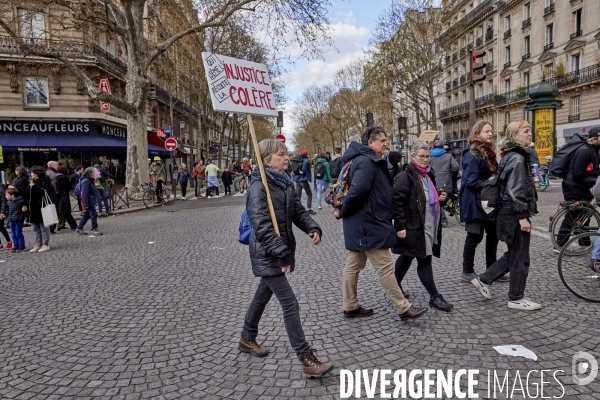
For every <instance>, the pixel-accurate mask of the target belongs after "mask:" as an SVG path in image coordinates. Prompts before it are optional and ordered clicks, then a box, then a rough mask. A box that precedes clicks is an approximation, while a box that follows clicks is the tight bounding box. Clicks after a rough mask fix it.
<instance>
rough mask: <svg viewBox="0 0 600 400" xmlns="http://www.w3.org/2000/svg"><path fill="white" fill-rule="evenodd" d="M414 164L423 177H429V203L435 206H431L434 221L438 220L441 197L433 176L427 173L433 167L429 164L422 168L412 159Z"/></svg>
mask: <svg viewBox="0 0 600 400" xmlns="http://www.w3.org/2000/svg"><path fill="white" fill-rule="evenodd" d="M412 165H413V167H415V169H416V170H417V172H418V173H419V175H421V176H422V177H423V178H425V179H427V193H428V194H429V204H431V205H432V206H433V207H431V209H432V213H433V217H434V221H437V220H438V218H439V215H440V198H439V197H438V194H437V190H436V189H435V186H433V182H432V181H431V178H430V177H429V175H428V174H427V173H428V172H429V171H431V167H430V166H427V168H426V169H425V168H421V167H419V166H418V165H417V164H416V163H415V162H414V161H412Z"/></svg>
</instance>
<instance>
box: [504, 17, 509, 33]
mask: <svg viewBox="0 0 600 400" xmlns="http://www.w3.org/2000/svg"><path fill="white" fill-rule="evenodd" d="M509 30H510V15H507V16H506V17H504V32H506V31H509Z"/></svg>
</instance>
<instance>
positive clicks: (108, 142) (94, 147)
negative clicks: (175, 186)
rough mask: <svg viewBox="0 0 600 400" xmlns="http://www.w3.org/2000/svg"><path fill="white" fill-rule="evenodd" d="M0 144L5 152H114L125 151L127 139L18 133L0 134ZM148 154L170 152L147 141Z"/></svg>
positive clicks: (166, 154) (163, 154) (167, 153)
mask: <svg viewBox="0 0 600 400" xmlns="http://www.w3.org/2000/svg"><path fill="white" fill-rule="evenodd" d="M0 146H2V148H3V151H5V152H18V151H35V152H38V151H41V152H48V151H60V152H74V151H79V152H88V151H89V152H104V151H106V152H114V151H125V149H126V148H127V141H126V140H125V139H120V138H113V137H109V136H103V135H68V134H54V135H48V134H36V133H19V134H7V135H0ZM148 154H152V155H162V156H168V155H169V154H170V153H169V151H167V150H166V149H165V148H164V147H159V146H156V145H153V144H150V143H149V144H148Z"/></svg>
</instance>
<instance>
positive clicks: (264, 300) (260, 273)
mask: <svg viewBox="0 0 600 400" xmlns="http://www.w3.org/2000/svg"><path fill="white" fill-rule="evenodd" d="M258 152H259V154H260V157H262V159H263V163H264V165H265V175H266V181H267V185H268V188H265V185H264V184H263V181H262V179H261V172H260V169H259V168H255V169H254V170H253V171H252V175H251V182H252V184H251V185H250V189H249V190H248V196H247V198H246V211H247V213H248V217H249V219H250V223H251V225H252V234H251V236H250V246H249V247H250V260H251V262H252V272H253V273H254V275H255V276H257V277H260V282H259V284H258V288H257V289H256V293H255V294H254V298H253V299H252V302H251V303H250V306H249V307H248V311H247V312H246V317H245V320H244V329H243V330H242V337H241V339H240V342H239V345H238V348H239V349H240V351H242V352H244V353H250V354H252V355H253V356H256V357H265V356H266V355H267V354H268V353H269V351H268V350H267V349H266V348H265V347H263V346H261V345H259V344H258V343H257V342H256V336H257V335H258V324H259V322H260V319H261V317H262V313H263V311H264V310H265V307H266V306H267V304H268V303H269V300H271V296H272V295H273V294H275V296H276V297H277V300H278V301H279V303H280V304H281V308H282V310H283V319H284V323H285V329H286V331H287V334H288V338H289V340H290V343H291V345H292V347H293V349H294V351H295V352H296V355H297V356H298V359H299V360H300V362H301V363H302V367H303V370H304V373H305V374H306V375H307V376H308V377H313V378H318V377H321V376H323V375H324V374H326V373H327V372H329V371H331V370H332V369H333V365H332V364H331V363H322V362H320V361H319V360H318V359H317V357H316V355H315V349H313V348H311V347H310V345H309V344H308V342H307V341H306V339H305V337H304V331H303V330H302V324H301V320H300V308H299V306H298V300H297V299H296V295H295V294H294V292H293V290H292V288H291V286H290V283H289V282H288V279H287V277H286V275H287V274H290V273H291V272H292V271H294V267H295V255H294V253H295V250H296V240H295V238H294V234H293V231H292V224H294V225H296V226H297V227H298V228H300V229H301V230H302V231H303V232H305V233H306V234H307V235H308V236H310V237H311V239H312V243H313V244H314V245H318V244H319V243H320V241H321V234H322V232H321V228H320V227H319V225H318V224H317V223H316V222H315V221H314V220H313V219H312V218H311V217H310V215H309V214H308V212H307V211H306V209H305V208H304V207H303V206H302V204H301V203H300V200H299V198H298V197H297V196H296V195H295V192H294V187H293V185H292V180H291V178H290V176H289V175H288V174H287V172H286V171H287V166H288V161H289V157H288V152H287V149H286V147H285V145H284V144H283V143H281V142H279V141H278V140H274V139H265V140H263V141H261V142H260V143H259V144H258ZM267 190H268V191H269V192H270V195H271V199H272V205H273V209H274V211H275V217H276V220H277V225H278V227H279V232H280V234H279V235H278V234H277V233H276V231H275V227H274V225H273V222H272V220H271V215H270V213H269V205H268V200H267Z"/></svg>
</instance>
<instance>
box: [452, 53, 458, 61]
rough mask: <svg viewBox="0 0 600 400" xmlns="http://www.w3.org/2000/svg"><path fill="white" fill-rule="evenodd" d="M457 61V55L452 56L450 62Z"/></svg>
mask: <svg viewBox="0 0 600 400" xmlns="http://www.w3.org/2000/svg"><path fill="white" fill-rule="evenodd" d="M457 60H458V53H454V54H452V62H454V61H457Z"/></svg>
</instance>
